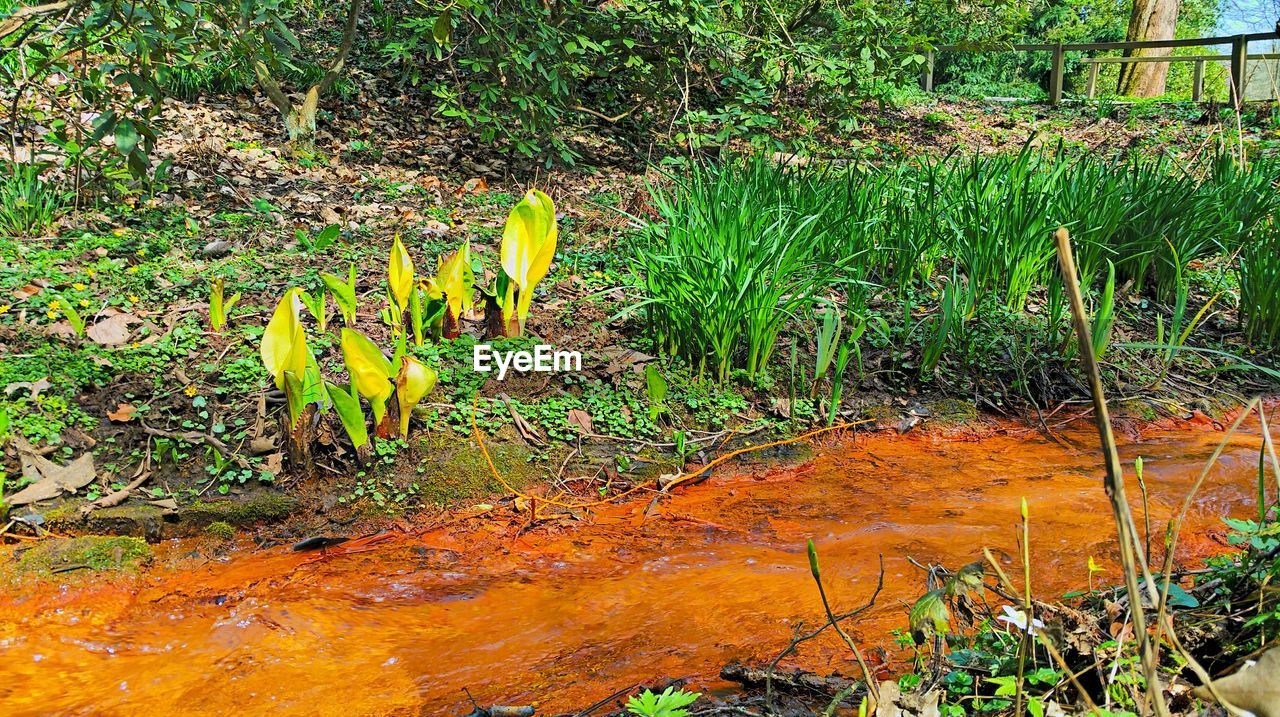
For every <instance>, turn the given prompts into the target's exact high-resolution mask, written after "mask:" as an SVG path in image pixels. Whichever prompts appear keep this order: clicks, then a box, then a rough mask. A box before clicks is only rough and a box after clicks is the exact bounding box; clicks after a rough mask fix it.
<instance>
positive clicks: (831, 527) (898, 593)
mask: <svg viewBox="0 0 1280 717" xmlns="http://www.w3.org/2000/svg"><path fill="white" fill-rule="evenodd" d="M1221 437H1222V434H1221V433H1220V432H1215V431H1212V430H1209V429H1206V428H1203V427H1201V428H1187V429H1182V430H1179V431H1177V432H1154V433H1151V434H1150V435H1147V436H1145V437H1144V438H1143V440H1142V441H1141V442H1139V443H1137V444H1130V445H1128V446H1126V447H1125V448H1124V451H1123V453H1124V456H1125V459H1126V460H1132V459H1133V458H1134V457H1135V456H1138V455H1141V456H1143V457H1144V460H1145V462H1146V466H1147V470H1146V476H1147V487H1148V489H1149V491H1150V493H1151V504H1152V517H1153V521H1154V523H1155V525H1156V526H1157V527H1156V530H1157V531H1159V530H1160V529H1161V528H1162V527H1163V524H1164V520H1165V519H1166V518H1167V517H1168V516H1169V515H1170V513H1171V511H1172V510H1173V509H1174V508H1175V506H1176V505H1177V503H1178V502H1179V501H1180V500H1181V497H1182V496H1183V495H1184V490H1185V489H1186V487H1187V486H1188V485H1189V484H1190V483H1191V481H1192V480H1193V479H1194V476H1195V474H1196V473H1197V472H1198V471H1199V469H1200V467H1201V466H1202V465H1203V463H1204V461H1205V460H1206V458H1207V457H1208V455H1209V453H1210V452H1211V451H1212V449H1213V447H1214V445H1216V443H1217V442H1218V441H1219V440H1220V439H1221ZM1067 439H1068V441H1069V442H1070V443H1071V446H1070V447H1067V446H1063V445H1059V444H1057V443H1054V442H1050V441H1045V440H1042V439H1038V438H1035V437H1029V436H1024V437H1011V436H996V437H992V438H985V439H983V440H980V441H974V442H956V441H954V440H943V439H933V438H929V437H906V438H875V437H873V438H870V439H868V438H860V439H859V440H858V441H857V442H856V443H855V442H853V441H846V442H844V443H842V444H839V445H833V446H829V447H825V448H822V449H820V450H819V452H818V455H817V457H816V458H815V459H813V460H811V461H810V462H808V463H806V464H804V465H801V466H798V467H791V468H781V469H779V468H774V469H763V468H762V469H759V470H757V471H756V472H754V473H744V474H742V475H738V476H732V477H731V476H723V475H722V476H716V477H715V478H714V479H712V480H710V481H708V482H707V483H704V484H702V485H700V486H696V487H692V488H686V489H682V490H681V491H679V494H678V495H675V496H673V497H671V498H669V499H667V500H665V501H664V502H662V503H661V504H660V506H659V507H657V508H656V509H653V510H651V511H650V513H651V514H650V515H649V516H647V517H644V516H645V509H646V506H648V505H649V500H648V498H647V497H646V498H645V499H641V500H638V501H636V502H631V503H626V504H623V505H620V506H612V507H609V508H606V509H603V510H600V511H597V512H596V513H594V514H593V515H591V516H589V517H587V518H586V519H585V520H584V521H583V522H581V523H578V524H576V525H573V526H561V527H551V528H547V527H543V528H539V529H537V530H534V531H532V532H529V533H526V534H524V535H523V536H521V537H515V534H516V532H517V528H518V527H519V526H518V524H508V523H501V522H490V521H487V520H486V519H484V518H480V519H472V520H469V521H462V522H458V523H455V524H454V525H452V526H450V527H448V528H445V529H441V530H437V531H435V532H432V533H428V534H426V535H421V536H397V537H395V538H394V539H392V540H389V541H386V542H383V543H380V544H379V545H377V547H376V549H373V550H371V551H369V552H364V553H359V554H355V555H346V556H340V555H335V556H329V557H327V558H325V559H323V560H318V559H317V556H316V555H315V554H295V553H291V552H288V550H287V549H283V548H281V549H271V550H266V551H258V552H245V553H242V554H237V555H235V556H234V557H230V558H226V559H212V560H209V559H204V558H194V557H186V558H180V557H178V556H177V555H176V554H177V553H181V552H189V551H190V550H191V546H190V545H184V546H182V547H181V549H180V550H179V549H178V548H174V549H171V550H170V551H169V555H170V557H168V558H165V559H162V560H161V561H158V562H159V563H160V564H159V565H156V566H154V567H153V568H151V569H150V571H149V572H147V573H145V574H143V575H140V576H132V577H123V578H117V579H115V580H113V581H103V580H102V579H96V580H91V581H79V582H72V581H71V580H68V581H67V582H66V584H64V585H56V584H55V585H51V584H48V583H44V584H29V583H28V584H21V585H16V586H11V587H10V589H9V590H8V591H7V592H6V593H5V594H4V595H3V596H0V706H2V707H3V709H2V710H0V713H2V714H4V715H7V716H13V717H17V716H19V715H44V714H84V715H90V714H92V715H140V714H142V715H145V714H155V715H159V714H179V713H181V714H192V715H226V714H233V713H234V714H253V715H256V714H273V715H341V716H342V717H356V716H357V715H386V714H397V715H407V714H427V715H435V714H453V715H460V714H463V713H465V712H467V711H469V710H470V706H469V702H468V701H467V699H466V697H465V696H464V694H463V692H462V690H463V688H464V687H465V688H468V689H469V690H470V691H471V693H472V694H473V695H474V696H475V697H476V699H477V700H478V701H480V702H481V703H482V704H492V703H499V704H530V703H531V704H534V705H537V706H538V708H539V713H540V714H551V713H555V712H557V711H562V710H568V709H572V708H574V707H582V706H584V705H587V704H590V703H591V702H593V701H595V700H597V699H600V698H602V697H605V696H607V695H609V694H611V693H613V692H614V691H615V690H618V689H621V688H624V687H627V686H628V685H631V684H634V683H637V682H640V681H645V680H651V679H654V678H660V677H667V676H686V677H690V678H692V679H693V680H694V682H695V684H704V685H705V684H708V683H709V682H710V681H712V680H714V679H715V675H716V673H717V671H718V670H719V668H720V667H721V665H723V664H724V663H725V662H727V661H731V660H734V659H740V660H744V661H752V660H757V661H760V660H766V659H768V658H770V657H772V656H773V655H774V654H776V653H777V651H778V650H779V649H780V648H781V647H783V646H784V645H785V644H786V642H787V640H788V637H789V636H790V634H791V631H792V626H793V625H794V623H795V621H797V620H807V621H811V622H812V621H815V620H817V619H818V616H819V611H820V607H819V604H818V602H817V599H816V595H815V592H814V589H813V584H812V581H811V578H810V576H809V572H808V567H807V564H806V559H805V555H804V544H805V541H806V540H807V539H808V538H810V537H813V538H815V539H816V541H817V544H818V546H819V550H820V553H821V556H822V563H823V566H824V568H823V569H824V577H825V579H826V582H827V584H828V585H829V594H830V595H831V598H832V600H833V602H834V603H835V606H836V608H837V609H841V608H845V609H848V608H851V607H854V606H856V605H859V604H861V603H862V602H863V601H865V599H866V597H867V595H868V594H869V592H870V591H871V590H872V588H873V586H874V584H875V582H876V576H877V563H878V556H880V555H883V556H884V565H885V589H884V592H883V593H882V594H881V596H880V598H879V600H878V602H877V604H876V606H875V608H874V609H873V610H872V611H871V613H870V614H869V615H868V616H867V618H866V619H865V620H863V621H862V622H860V623H859V624H858V625H857V628H856V629H855V630H854V634H855V635H856V637H857V638H858V639H859V640H861V641H862V642H863V643H865V644H866V645H868V646H870V647H872V648H873V649H874V647H876V646H879V647H884V648H886V649H888V650H889V651H890V652H891V653H892V650H893V648H892V637H891V635H890V634H889V631H890V630H892V629H894V628H898V627H902V626H903V625H904V623H905V612H906V605H907V604H909V602H910V601H912V600H914V599H915V597H917V596H918V595H919V594H920V593H921V592H922V589H923V588H922V583H923V574H922V573H921V572H920V570H919V569H917V568H915V567H912V566H911V565H909V564H908V562H907V557H908V556H912V557H914V558H916V559H917V560H919V561H921V562H941V563H945V564H947V565H950V566H952V567H958V566H960V565H962V564H964V563H967V562H970V561H972V560H974V559H976V558H977V557H979V556H980V551H981V548H982V547H983V546H990V547H991V548H993V550H995V551H997V554H999V551H1004V552H1006V553H1009V554H1016V539H1015V525H1016V522H1017V516H1018V504H1019V499H1020V498H1022V497H1024V496H1025V497H1026V498H1027V500H1028V502H1029V504H1030V511H1031V520H1032V528H1031V543H1032V545H1031V552H1032V556H1033V562H1034V571H1033V572H1034V585H1035V588H1036V590H1037V591H1038V592H1039V594H1040V595H1041V596H1044V597H1051V596H1053V595H1055V594H1058V593H1060V592H1062V591H1065V590H1069V589H1075V588H1080V587H1082V586H1084V585H1085V583H1086V577H1087V573H1086V567H1085V566H1086V561H1087V559H1088V556H1090V555H1093V556H1096V558H1097V559H1098V560H1099V562H1101V563H1102V564H1103V565H1104V566H1105V567H1106V568H1107V572H1106V573H1104V574H1103V575H1102V576H1101V579H1103V580H1106V579H1111V580H1118V579H1119V575H1118V573H1117V572H1116V569H1115V567H1114V566H1115V551H1114V550H1113V548H1112V545H1113V543H1114V540H1113V528H1112V523H1111V517H1110V512H1109V509H1108V507H1107V503H1106V500H1105V497H1104V495H1103V491H1102V488H1101V484H1100V475H1101V472H1100V466H1099V460H1098V457H1097V452H1096V450H1094V449H1093V446H1094V445H1095V440H1096V439H1095V436H1094V434H1093V433H1092V432H1090V431H1089V430H1088V429H1087V426H1085V427H1081V428H1079V429H1075V430H1074V431H1073V432H1071V433H1069V434H1068V435H1067ZM1259 443H1260V441H1259V440H1258V439H1257V438H1255V437H1251V436H1242V437H1239V438H1236V439H1234V440H1233V441H1232V444H1231V448H1230V449H1229V450H1228V451H1227V452H1226V454H1225V455H1224V456H1223V459H1222V461H1221V464H1220V466H1219V467H1218V468H1216V469H1215V470H1214V471H1213V473H1212V476H1211V478H1210V480H1209V482H1208V483H1207V484H1206V486H1205V490H1204V491H1203V493H1202V495H1201V496H1200V498H1199V500H1197V502H1196V505H1195V508H1194V510H1193V512H1192V514H1191V518H1190V522H1189V524H1188V526H1187V530H1186V531H1185V533H1184V541H1183V549H1184V553H1185V558H1186V560H1187V561H1192V560H1194V559H1198V558H1199V557H1201V556H1203V555H1205V554H1208V553H1211V552H1214V551H1215V550H1221V549H1222V548H1221V542H1220V541H1221V533H1222V527H1221V524H1220V521H1219V518H1220V517H1221V516H1223V515H1227V514H1242V515H1247V514H1248V513H1249V511H1250V510H1251V509H1252V506H1253V505H1254V500H1255V497H1254V496H1255V490H1256V488H1255V485H1256V484H1255V481H1256V471H1257V451H1258V447H1259ZM1130 490H1131V493H1132V495H1134V496H1136V495H1137V493H1138V491H1137V486H1136V484H1134V485H1133V486H1132V487H1131V489H1130ZM1135 502H1136V500H1135ZM655 511H656V514H653V513H654V512H655ZM1139 520H1141V519H1140V518H1139ZM193 566H194V567H193ZM791 664H793V665H803V666H805V667H807V668H810V669H816V670H820V671H825V670H832V669H839V670H843V671H845V672H846V673H849V674H853V673H854V672H855V671H856V668H855V667H854V666H853V665H852V664H851V663H850V662H849V661H848V658H847V655H846V653H845V651H844V650H843V649H842V648H841V646H840V644H839V643H838V642H836V641H835V640H831V641H825V642H822V641H815V642H813V643H809V644H807V645H805V646H804V647H803V648H802V649H801V650H800V652H799V655H798V656H797V657H796V659H794V660H792V661H791Z"/></svg>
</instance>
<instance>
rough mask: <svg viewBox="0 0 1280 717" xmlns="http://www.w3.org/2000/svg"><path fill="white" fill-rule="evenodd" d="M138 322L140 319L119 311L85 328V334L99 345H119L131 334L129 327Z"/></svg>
mask: <svg viewBox="0 0 1280 717" xmlns="http://www.w3.org/2000/svg"><path fill="white" fill-rule="evenodd" d="M140 323H142V319H139V318H138V317H136V316H134V315H133V314H130V313H127V312H123V311H120V312H117V313H114V314H112V315H110V316H108V317H107V318H105V319H103V320H102V321H99V322H98V323H96V324H94V325H92V326H90V327H89V328H87V329H85V335H86V336H88V337H89V338H90V339H92V340H93V342H94V343H96V344H98V345H99V346H120V345H121V344H124V343H127V342H128V341H129V337H130V336H131V335H132V334H133V331H132V330H130V328H129V327H130V326H132V325H134V324H140Z"/></svg>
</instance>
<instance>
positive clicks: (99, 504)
mask: <svg viewBox="0 0 1280 717" xmlns="http://www.w3.org/2000/svg"><path fill="white" fill-rule="evenodd" d="M150 478H151V471H142V473H140V474H139V475H138V477H137V478H134V479H133V480H132V481H131V482H130V483H129V485H127V486H125V487H123V488H121V489H120V490H117V491H112V492H110V493H108V494H106V495H104V496H102V497H101V498H99V499H97V500H95V501H93V502H92V503H89V504H88V505H82V506H80V517H81V518H88V517H89V514H90V513H92V512H93V511H95V510H98V509H100V508H114V507H115V506H117V505H120V504H121V503H123V502H125V501H126V500H128V499H129V496H130V495H133V492H134V491H135V490H137V489H138V488H140V487H142V484H143V483H146V482H147V481H148V480H149V479H150Z"/></svg>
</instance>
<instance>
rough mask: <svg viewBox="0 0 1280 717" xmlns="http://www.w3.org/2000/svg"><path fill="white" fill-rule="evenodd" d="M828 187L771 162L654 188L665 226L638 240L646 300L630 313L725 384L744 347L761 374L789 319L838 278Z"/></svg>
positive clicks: (661, 344) (666, 346) (658, 340)
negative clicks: (829, 255) (829, 252)
mask: <svg viewBox="0 0 1280 717" xmlns="http://www.w3.org/2000/svg"><path fill="white" fill-rule="evenodd" d="M822 189H823V188H822V186H821V185H820V184H819V183H818V182H817V181H814V178H812V177H808V176H804V177H801V176H800V175H788V174H784V173H783V172H782V171H781V170H780V169H779V168H778V167H777V166H776V165H774V164H772V163H770V162H769V161H768V160H767V159H756V160H752V161H748V162H745V163H730V164H726V165H724V166H722V167H718V168H701V167H699V168H696V169H694V170H693V171H692V172H691V173H690V174H689V175H688V176H687V177H686V178H684V179H683V180H677V182H676V183H675V185H674V186H673V187H672V188H670V189H668V188H664V187H653V194H654V199H653V204H654V206H655V207H656V208H657V211H658V213H659V214H660V215H661V216H662V218H663V219H664V220H665V224H651V225H649V226H648V227H647V229H646V230H645V231H643V232H641V233H640V234H639V235H638V236H637V237H636V241H635V245H634V248H635V252H636V261H637V265H638V267H639V270H640V272H641V276H640V281H641V283H642V286H643V288H644V291H645V298H644V299H643V300H642V301H640V302H638V303H637V304H635V305H633V306H632V307H631V310H632V311H640V312H642V313H643V316H644V318H645V321H646V323H647V324H648V326H649V329H650V335H651V337H652V338H653V341H654V344H655V345H656V347H657V348H659V349H662V350H665V351H668V352H670V353H673V354H676V355H679V356H682V357H684V358H686V359H688V360H689V361H690V362H692V363H693V364H694V365H695V366H697V367H698V369H699V371H703V370H705V369H707V368H712V369H713V370H714V372H715V375H716V377H717V378H719V379H720V380H721V381H723V380H725V379H726V378H728V376H729V371H730V369H731V368H733V367H734V363H735V358H736V354H737V352H738V351H739V350H740V349H745V351H746V352H747V358H746V370H747V374H748V377H749V378H754V377H755V375H756V373H757V372H759V371H760V370H761V369H762V368H763V367H764V366H765V365H766V364H768V362H769V358H770V356H771V354H772V352H773V348H774V346H775V344H776V340H777V337H778V334H779V332H780V331H781V330H782V327H783V325H784V324H785V322H786V321H787V320H788V319H790V318H791V317H792V316H794V315H795V314H796V313H797V312H799V311H801V310H807V309H809V308H810V307H811V305H812V304H813V303H814V301H815V299H816V297H817V295H818V292H819V291H820V290H822V289H823V288H825V286H827V285H828V284H829V283H830V282H831V281H832V279H833V276H834V274H835V272H836V265H835V264H832V263H830V262H828V261H824V259H826V257H825V256H824V255H823V250H824V248H829V247H831V246H832V245H833V244H834V242H835V233H836V224H835V222H834V220H835V218H836V214H835V212H834V211H833V212H830V213H828V212H826V211H824V207H823V205H824V204H826V203H827V202H828V201H829V200H828V199H826V198H824V197H823V194H822ZM846 262H847V260H846Z"/></svg>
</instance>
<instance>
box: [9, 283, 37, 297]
mask: <svg viewBox="0 0 1280 717" xmlns="http://www.w3.org/2000/svg"><path fill="white" fill-rule="evenodd" d="M40 291H41V287H39V286H36V285H35V284H27V285H26V286H24V287H22V288H21V289H18V290H17V291H15V292H13V298H15V299H17V300H18V301H22V300H23V299H30V298H31V297H33V296H35V295H36V294H39V293H40Z"/></svg>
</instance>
